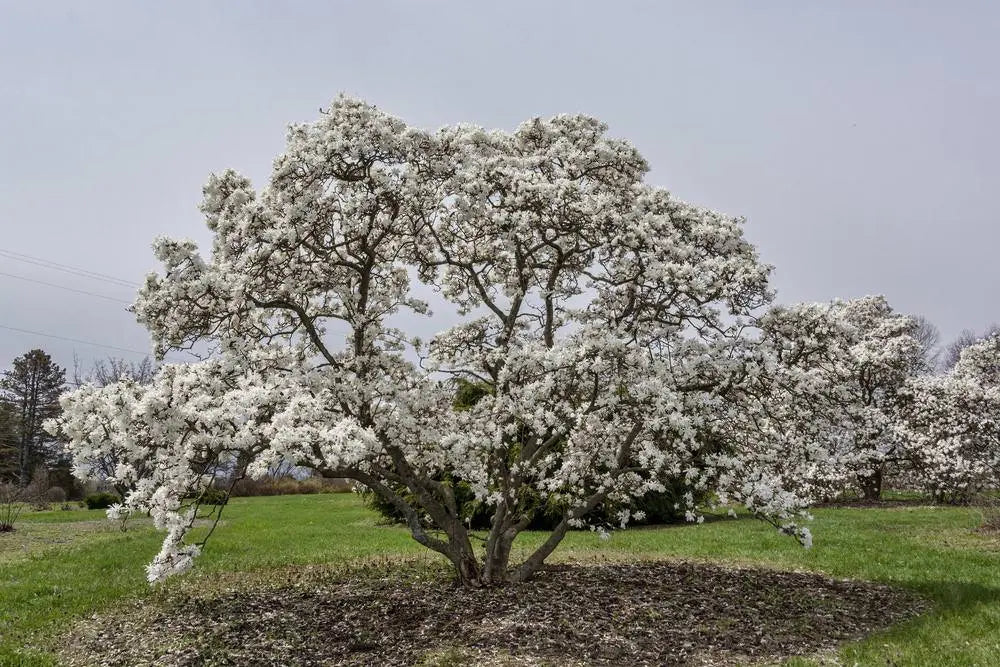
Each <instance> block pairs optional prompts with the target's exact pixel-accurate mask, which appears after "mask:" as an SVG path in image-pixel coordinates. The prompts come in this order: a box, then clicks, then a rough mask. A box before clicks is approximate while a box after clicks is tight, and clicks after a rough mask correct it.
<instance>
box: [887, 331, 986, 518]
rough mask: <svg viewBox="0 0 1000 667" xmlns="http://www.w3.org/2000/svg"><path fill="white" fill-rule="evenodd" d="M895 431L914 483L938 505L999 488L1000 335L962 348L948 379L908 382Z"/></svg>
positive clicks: (927, 377)
mask: <svg viewBox="0 0 1000 667" xmlns="http://www.w3.org/2000/svg"><path fill="white" fill-rule="evenodd" d="M901 398H902V408H903V409H902V412H901V416H902V419H901V421H900V423H899V425H898V427H897V430H898V432H899V435H900V437H901V438H902V439H903V440H904V442H906V443H907V450H908V454H909V457H910V459H911V461H912V463H913V468H914V470H915V474H916V479H917V481H918V482H919V483H920V484H921V486H922V487H923V488H924V489H926V490H927V491H928V492H930V493H931V494H932V495H934V496H935V497H936V498H937V499H939V500H944V501H950V502H968V501H970V500H972V499H973V498H974V497H975V495H976V494H977V493H979V492H981V491H983V490H985V489H990V488H996V487H997V486H998V485H1000V334H994V335H993V336H991V337H989V338H985V339H982V340H980V341H978V342H974V343H971V344H970V345H968V346H966V347H964V348H962V349H961V350H960V352H959V358H958V361H957V362H956V364H955V366H954V368H953V369H952V370H951V371H949V372H948V373H946V374H944V375H938V376H922V377H916V378H912V379H911V380H910V381H909V382H907V384H906V386H905V387H904V389H903V391H902V392H901Z"/></svg>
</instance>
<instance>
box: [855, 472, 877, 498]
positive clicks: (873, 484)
mask: <svg viewBox="0 0 1000 667" xmlns="http://www.w3.org/2000/svg"><path fill="white" fill-rule="evenodd" d="M882 476H883V471H882V466H881V465H879V466H876V467H875V468H874V469H873V470H872V471H871V473H870V474H868V475H858V485H859V486H860V487H861V495H862V497H863V498H864V499H865V500H867V501H876V500H880V499H881V498H882Z"/></svg>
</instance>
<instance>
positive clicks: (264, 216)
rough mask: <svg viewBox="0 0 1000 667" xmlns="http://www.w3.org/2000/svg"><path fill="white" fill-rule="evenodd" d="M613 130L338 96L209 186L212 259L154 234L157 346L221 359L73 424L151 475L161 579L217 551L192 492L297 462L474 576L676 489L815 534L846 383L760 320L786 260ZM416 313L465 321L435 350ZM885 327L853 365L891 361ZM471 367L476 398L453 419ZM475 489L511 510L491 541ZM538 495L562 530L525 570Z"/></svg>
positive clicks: (73, 436) (101, 450) (140, 497)
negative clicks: (457, 386)
mask: <svg viewBox="0 0 1000 667" xmlns="http://www.w3.org/2000/svg"><path fill="white" fill-rule="evenodd" d="M605 132H606V127H605V126H604V125H603V124H602V123H600V122H599V121H597V120H595V119H593V118H588V117H585V116H556V117H554V118H551V119H547V120H543V119H534V120H531V121H528V122H526V123H524V124H523V125H521V126H520V127H519V128H517V130H516V131H514V132H512V133H508V132H501V131H486V130H483V129H481V128H477V127H471V126H464V125H463V126H456V127H448V128H445V129H442V130H440V131H437V132H426V131H423V130H418V129H413V128H410V127H408V126H406V125H405V124H404V123H403V122H402V121H400V120H399V119H396V118H393V117H391V116H389V115H387V114H385V113H383V112H382V111H380V110H379V109H377V108H375V107H373V106H371V105H368V104H366V103H364V102H361V101H357V100H353V99H350V98H346V97H341V98H338V99H337V100H336V101H335V102H334V103H333V105H332V106H331V107H330V109H329V110H328V111H327V112H325V113H324V115H323V116H322V117H321V118H320V119H319V120H318V121H316V122H315V123H310V124H304V125H296V126H293V127H292V128H291V129H290V131H289V134H288V145H287V148H286V150H285V152H284V153H283V154H282V155H280V156H279V157H278V158H277V159H276V160H275V163H274V171H273V173H272V175H271V178H270V180H269V182H268V183H267V184H266V185H265V186H264V187H263V188H261V189H259V190H258V189H255V188H254V187H253V186H252V185H251V183H250V182H249V180H248V179H246V178H245V177H243V176H241V175H240V174H238V173H236V172H233V171H226V172H223V173H221V174H217V175H214V176H212V177H211V178H210V179H209V182H208V184H207V185H206V186H205V190H204V200H203V203H202V206H201V210H202V212H203V213H204V215H205V217H206V221H207V224H208V226H209V228H210V230H211V231H212V232H213V234H214V241H213V246H212V249H211V253H210V255H208V256H207V257H206V256H202V255H201V254H200V252H199V250H198V249H197V247H196V246H195V244H194V243H193V242H191V241H183V240H180V241H178V240H171V239H158V240H157V241H156V242H155V244H154V248H155V252H156V256H157V257H158V258H159V260H160V261H162V262H163V267H164V270H163V272H162V274H161V275H150V276H149V277H148V278H147V280H146V283H145V286H144V287H143V288H142V290H141V292H140V294H139V297H138V300H137V301H136V303H135V306H134V310H135V313H136V315H137V317H138V319H139V321H140V322H142V323H143V324H144V325H145V326H147V327H148V328H149V330H150V331H151V333H152V335H153V337H154V340H155V342H156V345H157V350H158V351H159V353H161V354H162V353H164V352H166V351H168V350H170V349H178V348H180V349H184V348H190V347H191V346H193V345H200V346H204V345H208V346H209V347H210V348H211V350H212V352H213V354H212V356H211V358H210V359H209V360H207V361H203V362H200V363H195V364H190V365H167V366H164V367H163V368H162V370H161V371H160V372H159V373H158V375H157V377H156V378H155V380H154V381H153V382H152V383H151V384H150V385H148V386H143V387H140V386H137V385H134V384H131V383H123V384H118V385H111V386H109V387H105V388H96V387H92V386H85V387H82V388H81V389H79V390H78V391H76V392H74V393H72V394H70V395H69V396H67V397H66V398H65V399H64V402H63V406H64V416H63V417H62V418H61V420H60V421H59V423H58V424H54V425H53V428H58V429H61V430H62V431H63V432H64V433H65V434H66V435H67V436H68V438H69V441H70V451H71V452H72V454H73V457H74V462H75V465H76V469H77V471H78V473H80V474H83V475H86V474H87V473H88V471H89V466H90V463H91V462H92V461H94V460H96V459H97V458H98V457H100V456H102V455H103V454H105V453H106V452H108V451H113V452H114V453H115V455H116V457H117V460H119V461H121V464H120V465H119V467H118V469H117V470H116V471H115V477H116V478H117V479H119V480H121V481H126V482H127V483H128V486H129V488H131V489H132V491H131V492H130V493H129V494H128V495H127V496H126V497H125V498H124V500H123V504H122V507H121V508H119V509H118V510H117V511H118V512H124V513H129V512H149V513H151V515H152V516H153V518H154V520H155V521H156V524H157V526H158V527H160V528H161V529H163V530H166V531H167V538H166V540H165V542H164V545H163V550H162V551H161V553H160V554H159V555H158V556H157V557H156V559H155V560H154V562H153V564H152V565H151V566H150V568H149V575H150V578H151V579H152V580H157V579H159V578H161V577H162V576H165V575H167V574H170V573H172V572H177V571H180V570H183V569H184V568H186V567H188V566H189V565H190V562H191V559H192V558H193V557H194V556H195V555H196V554H197V553H198V548H199V544H189V543H187V542H186V541H185V537H186V536H187V535H188V531H189V529H190V527H191V525H192V523H193V521H194V520H195V516H196V514H195V511H196V508H197V504H198V503H197V497H198V494H199V493H200V490H202V489H205V488H206V487H207V486H208V485H209V484H210V483H212V481H213V480H215V479H219V478H222V477H225V478H227V479H229V478H231V477H232V475H233V474H236V475H239V474H249V475H259V474H263V473H264V471H266V470H267V469H268V468H269V467H271V466H273V465H274V464H275V463H278V462H291V463H294V464H296V465H302V466H306V467H308V468H311V469H313V470H315V471H317V472H318V473H320V474H323V475H327V476H333V477H347V478H351V479H354V480H357V481H358V482H360V483H361V484H363V485H365V486H366V487H368V488H369V489H371V490H372V491H374V492H375V493H377V494H379V495H380V496H382V497H383V498H384V499H385V500H386V501H387V502H389V503H391V504H393V505H394V506H395V507H396V508H397V509H398V510H399V511H400V512H401V513H402V514H403V515H404V516H405V517H406V519H407V523H408V526H409V528H410V530H411V532H412V533H413V536H414V538H415V539H417V540H418V541H419V542H420V543H422V544H424V545H426V546H428V547H430V548H432V549H435V550H437V551H439V552H441V553H442V554H444V555H445V556H446V557H447V558H448V559H449V560H450V561H451V562H452V563H453V564H454V566H455V568H456V572H457V573H458V574H459V576H460V578H461V580H462V581H463V582H464V583H465V584H467V585H492V584H495V583H500V582H503V581H509V580H525V579H527V578H529V577H530V576H531V575H532V574H533V573H534V572H535V571H536V570H537V569H538V567H540V566H541V564H542V562H543V561H544V560H545V558H546V557H547V556H548V555H549V553H551V551H552V550H553V549H554V548H555V546H556V545H557V544H558V543H559V541H560V540H561V539H562V537H563V535H565V533H566V531H567V530H568V528H569V527H570V526H574V525H581V524H583V523H586V519H587V516H588V514H589V513H590V512H592V511H593V510H594V509H595V508H598V507H601V506H610V505H614V506H616V507H623V508H626V509H622V510H621V511H620V512H619V513H618V518H619V519H620V521H621V523H622V524H624V523H626V522H627V521H629V520H630V518H632V516H631V513H630V510H628V509H627V507H628V501H630V500H631V499H632V498H635V497H637V496H640V495H642V494H644V493H646V492H649V491H657V490H662V489H663V488H664V482H665V481H666V480H668V479H676V478H683V479H684V480H686V482H687V484H688V485H689V487H690V488H691V490H692V492H694V491H699V490H708V491H711V492H714V493H715V494H717V497H718V498H719V499H720V500H721V501H722V502H734V503H742V504H744V505H746V506H747V507H748V508H749V509H750V510H751V511H753V512H754V513H755V514H757V515H759V516H761V517H763V518H766V519H768V520H770V521H773V522H774V523H775V524H776V525H778V526H780V527H782V529H784V530H786V531H787V532H790V533H793V534H795V535H797V536H798V537H799V538H800V539H801V540H802V541H803V542H805V543H808V542H809V541H810V540H811V537H810V536H809V533H808V531H807V530H806V529H804V528H802V527H800V526H799V525H797V524H796V517H799V516H801V515H802V514H803V510H804V508H805V507H807V506H808V504H809V503H810V502H811V500H812V498H813V496H814V495H815V492H816V489H817V488H819V486H820V485H821V483H820V482H818V481H817V480H822V479H824V478H825V477H828V476H829V473H828V472H826V471H825V469H826V468H827V467H828V465H829V457H828V456H827V449H826V448H825V447H824V446H822V445H823V443H821V442H820V439H819V437H818V436H817V435H816V433H815V432H814V429H815V428H818V425H819V423H818V422H813V421H811V418H812V416H813V414H814V413H818V412H819V407H818V406H819V402H817V401H814V400H811V397H813V396H816V395H820V394H822V393H823V392H828V391H829V389H830V388H829V385H828V378H823V377H820V376H819V374H817V373H816V372H815V371H813V370H810V369H809V368H808V367H807V366H808V365H807V364H804V363H803V364H795V363H786V362H785V360H784V359H783V358H782V355H783V354H785V352H784V351H783V350H779V349H776V348H775V346H774V345H772V344H770V343H769V342H768V339H767V338H766V337H764V338H757V337H755V336H752V335H750V332H751V331H754V327H755V326H756V325H758V324H759V321H758V320H757V316H756V313H757V312H758V311H759V310H760V309H761V308H763V307H764V306H766V305H767V304H768V303H769V301H770V299H771V296H772V295H771V293H770V291H769V289H768V285H767V279H768V275H769V271H770V267H768V266H767V265H764V264H762V263H761V262H760V261H759V260H758V257H757V253H756V251H755V249H754V248H753V246H752V245H751V244H750V243H749V242H748V241H746V239H744V237H743V232H742V223H741V221H740V220H738V219H734V218H730V217H728V216H725V215H722V214H720V213H716V212H713V211H709V210H706V209H703V208H699V207H696V206H692V205H690V204H686V203H684V202H682V201H679V200H677V199H675V198H674V197H673V196H671V195H670V194H669V193H667V192H666V191H664V190H661V189H659V188H655V187H652V186H649V185H646V184H644V183H643V182H642V177H643V175H644V173H645V172H646V170H647V165H646V162H645V161H644V160H643V158H642V156H640V155H639V153H638V152H637V151H636V150H635V149H634V148H633V147H632V146H631V145H630V144H628V143H627V142H625V141H621V140H616V139H612V138H609V137H608V136H607V135H606V134H605ZM418 286H419V287H420V289H426V288H428V287H429V288H430V289H432V290H433V291H435V292H436V293H437V295H438V296H439V297H440V298H441V300H442V301H443V302H444V303H445V304H446V306H447V307H446V308H445V312H444V313H441V312H439V313H438V314H437V315H436V316H435V317H438V318H439V317H442V315H443V316H444V319H429V320H428V319H427V318H428V317H429V309H428V306H427V304H426V303H425V302H424V301H422V300H421V299H419V298H418V296H417V294H418V293H419V291H420V290H419V289H418ZM863 305H864V306H866V307H867V305H868V304H863ZM860 307H861V306H854V305H846V306H843V307H842V308H843V309H844V310H845V311H849V310H851V309H852V308H860ZM871 307H872V308H875V309H876V310H877V308H878V304H873V305H871ZM838 308H839V307H838ZM449 309H450V311H451V312H447V311H448V310H449ZM439 310H441V309H440V308H439ZM865 316H866V313H864V312H863V313H860V314H859V315H858V316H857V318H858V319H863V318H864V317H865ZM777 319H778V318H777V316H775V317H774V318H772V320H775V321H777ZM400 322H407V323H418V322H419V323H420V327H424V328H426V327H427V326H429V325H431V324H433V323H438V322H444V323H446V325H445V326H443V327H442V328H441V330H440V331H439V332H438V333H437V335H435V336H433V337H432V339H431V340H430V342H429V343H428V344H427V345H426V346H424V345H422V344H420V345H418V344H416V343H415V342H414V340H413V333H414V331H403V330H400V329H398V328H396V327H395V326H393V325H392V324H391V323H400ZM408 326H409V325H408ZM775 326H777V324H776V325H775ZM858 326H859V327H860V326H863V325H861V324H859V325H858ZM880 326H881V325H880ZM887 326H888V325H887ZM415 328H417V327H415ZM765 330H766V327H765ZM879 331H881V330H879ZM891 334H892V332H891V331H890V332H886V334H885V336H883V338H891ZM881 335H882V334H881V333H876V334H873V336H874V338H873V339H872V341H874V340H875V339H879V340H881V338H879V336H881ZM797 337H799V333H796V336H795V337H792V336H788V337H787V338H789V339H792V338H797ZM779 339H781V336H778V335H775V336H772V340H771V342H773V340H779ZM872 341H869V340H868V339H864V340H862V341H861V342H859V343H857V345H858V346H859V349H858V350H857V352H856V355H857V356H858V357H859V358H864V359H865V360H866V363H869V362H870V364H871V365H872V366H873V367H875V366H878V364H880V363H882V362H881V361H879V355H880V354H883V353H885V352H886V350H885V349H884V348H880V347H879V344H877V343H875V342H872ZM869 342H871V345H869ZM805 344H807V345H808V344H811V343H810V342H809V341H808V340H806V341H805ZM861 348H863V349H861ZM790 353H791V352H790ZM891 354H892V353H890V356H891ZM418 357H419V363H416V362H415V361H414V360H415V359H417V358H418ZM887 363H891V361H890V362H887ZM451 377H459V378H464V379H466V380H469V381H472V382H475V383H477V384H478V385H480V386H482V387H483V388H484V392H483V394H484V395H483V396H482V398H481V399H480V400H478V402H476V403H475V404H474V405H472V406H470V407H468V408H467V409H463V410H456V409H455V408H454V407H453V405H452V402H453V397H454V390H453V385H452V383H451V382H450V381H449V378H451ZM458 481H461V482H462V483H464V484H468V485H469V487H470V488H471V489H472V490H473V492H474V493H475V495H476V497H477V499H478V500H479V501H481V502H483V503H487V504H488V505H489V506H490V507H492V508H493V511H494V515H493V520H492V524H491V528H490V530H489V531H488V534H487V535H486V538H485V547H484V548H483V549H482V550H480V549H478V548H476V549H474V548H473V542H472V539H471V536H470V534H469V531H468V530H467V527H466V526H465V525H464V524H463V522H462V520H461V516H460V509H459V508H458V507H457V504H456V501H455V493H454V488H455V484H456V483H458ZM687 498H688V503H689V507H688V510H689V512H690V514H691V518H697V511H696V508H695V506H694V504H695V503H694V493H690V494H688V496H687ZM540 502H549V503H552V504H554V505H555V506H558V507H560V508H562V520H561V521H560V522H559V524H558V525H557V527H556V528H555V529H554V530H553V531H552V533H551V535H550V537H549V538H548V539H547V540H546V541H545V542H544V543H543V544H542V545H541V546H540V547H539V548H538V549H537V550H536V551H535V552H534V553H532V554H531V555H529V556H528V558H527V559H526V560H525V561H524V562H522V563H520V564H519V565H518V566H517V567H510V565H509V557H510V550H511V546H512V543H513V540H514V538H515V537H516V536H517V534H518V533H519V532H520V531H522V530H523V529H524V528H525V527H526V526H527V525H528V523H529V522H530V520H531V518H532V516H533V514H534V512H536V511H537V509H538V507H539V503H540Z"/></svg>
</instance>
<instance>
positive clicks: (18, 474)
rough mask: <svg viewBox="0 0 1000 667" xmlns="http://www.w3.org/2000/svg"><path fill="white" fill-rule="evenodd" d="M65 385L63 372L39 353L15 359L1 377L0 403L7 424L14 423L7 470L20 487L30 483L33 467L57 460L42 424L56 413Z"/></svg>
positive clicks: (49, 358) (27, 354)
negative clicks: (5, 408)
mask: <svg viewBox="0 0 1000 667" xmlns="http://www.w3.org/2000/svg"><path fill="white" fill-rule="evenodd" d="M65 384H66V371H65V370H63V369H62V368H60V367H59V365H58V364H55V363H53V362H52V358H51V357H50V356H49V355H48V354H46V353H45V352H44V351H42V350H31V351H30V352H28V353H26V354H24V355H22V356H20V357H18V358H17V359H15V360H14V363H13V366H12V368H11V369H10V370H6V371H4V372H3V374H2V377H0V401H2V402H3V403H5V404H6V406H7V410H6V412H9V413H11V414H10V418H9V419H8V420H7V421H8V422H12V423H13V428H12V429H10V430H11V431H12V433H11V437H10V439H11V440H12V443H11V446H10V449H11V450H12V453H13V459H14V460H13V462H12V463H13V465H11V466H10V467H11V468H12V469H13V476H14V477H15V478H16V479H17V481H18V483H19V484H21V485H22V486H24V485H27V484H28V482H30V481H31V471H32V470H34V468H35V466H37V465H42V464H46V463H52V462H55V460H57V459H58V458H59V453H58V450H57V449H56V448H55V447H53V444H54V442H55V441H54V439H53V438H52V436H50V435H49V434H48V433H46V432H45V429H44V428H42V424H43V423H44V422H45V420H46V419H48V418H49V417H54V416H56V415H58V414H59V395H60V394H61V393H62V390H63V386H64V385H65ZM0 452H2V450H0ZM0 455H2V454H0ZM5 458H6V457H5Z"/></svg>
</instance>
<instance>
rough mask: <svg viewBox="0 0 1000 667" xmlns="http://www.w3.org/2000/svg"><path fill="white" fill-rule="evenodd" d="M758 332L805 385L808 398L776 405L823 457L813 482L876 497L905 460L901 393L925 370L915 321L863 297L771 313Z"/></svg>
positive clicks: (877, 299)
mask: <svg viewBox="0 0 1000 667" xmlns="http://www.w3.org/2000/svg"><path fill="white" fill-rule="evenodd" d="M762 328H763V331H764V343H765V344H766V345H767V346H768V348H769V349H770V351H771V352H772V356H773V357H774V359H775V360H776V363H777V364H778V365H779V366H781V367H785V368H787V369H789V370H794V371H795V372H797V373H798V374H800V375H801V377H802V378H803V380H802V381H803V382H808V385H809V390H808V391H798V392H794V393H792V394H790V395H789V397H788V398H786V399H785V400H784V401H782V402H780V403H779V404H780V405H784V406H785V407H786V409H787V408H788V407H792V406H794V407H795V410H796V413H797V414H798V415H799V417H800V419H799V420H795V419H792V420H790V421H791V423H792V424H798V427H799V428H811V429H812V437H811V439H810V440H809V442H811V443H812V444H813V445H814V446H816V447H818V448H820V449H823V450H825V451H826V453H827V456H826V457H824V459H823V460H824V461H825V465H823V466H820V467H819V468H817V469H816V470H815V472H814V474H815V475H817V477H816V481H818V482H821V483H822V485H823V487H824V488H827V489H831V490H833V489H835V490H837V491H842V490H844V488H846V487H856V488H860V490H861V492H862V494H863V495H864V497H865V498H868V499H875V498H878V497H879V496H880V495H881V492H882V482H883V475H884V473H885V471H886V469H887V467H893V466H896V467H898V466H899V465H901V464H903V462H905V460H906V451H905V448H904V442H905V438H903V437H902V436H901V435H900V433H899V432H898V431H897V429H896V425H897V423H898V420H899V405H898V403H899V392H900V389H901V387H902V386H903V385H904V383H905V382H906V381H907V379H908V378H909V377H911V376H912V375H913V374H914V373H915V372H917V371H918V370H920V369H921V368H922V367H923V366H922V359H923V348H922V347H921V345H920V343H919V341H918V340H917V339H916V337H915V335H914V334H915V333H916V329H917V322H916V320H914V319H913V318H910V317H908V316H905V315H900V314H898V313H895V312H893V310H892V308H891V307H890V306H889V304H888V303H887V302H886V300H885V298H884V297H882V296H868V297H863V298H860V299H854V300H851V301H834V302H831V303H825V304H823V303H806V304H795V305H792V306H786V307H776V308H774V309H772V311H771V312H769V313H768V315H767V316H766V317H764V318H763V320H762ZM796 396H798V397H801V398H804V399H805V403H806V404H802V403H803V401H802V400H799V401H796V399H795V397H796ZM803 411H808V412H809V413H810V414H811V416H809V417H808V418H806V414H805V413H804V412H803ZM793 417H794V415H793Z"/></svg>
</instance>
